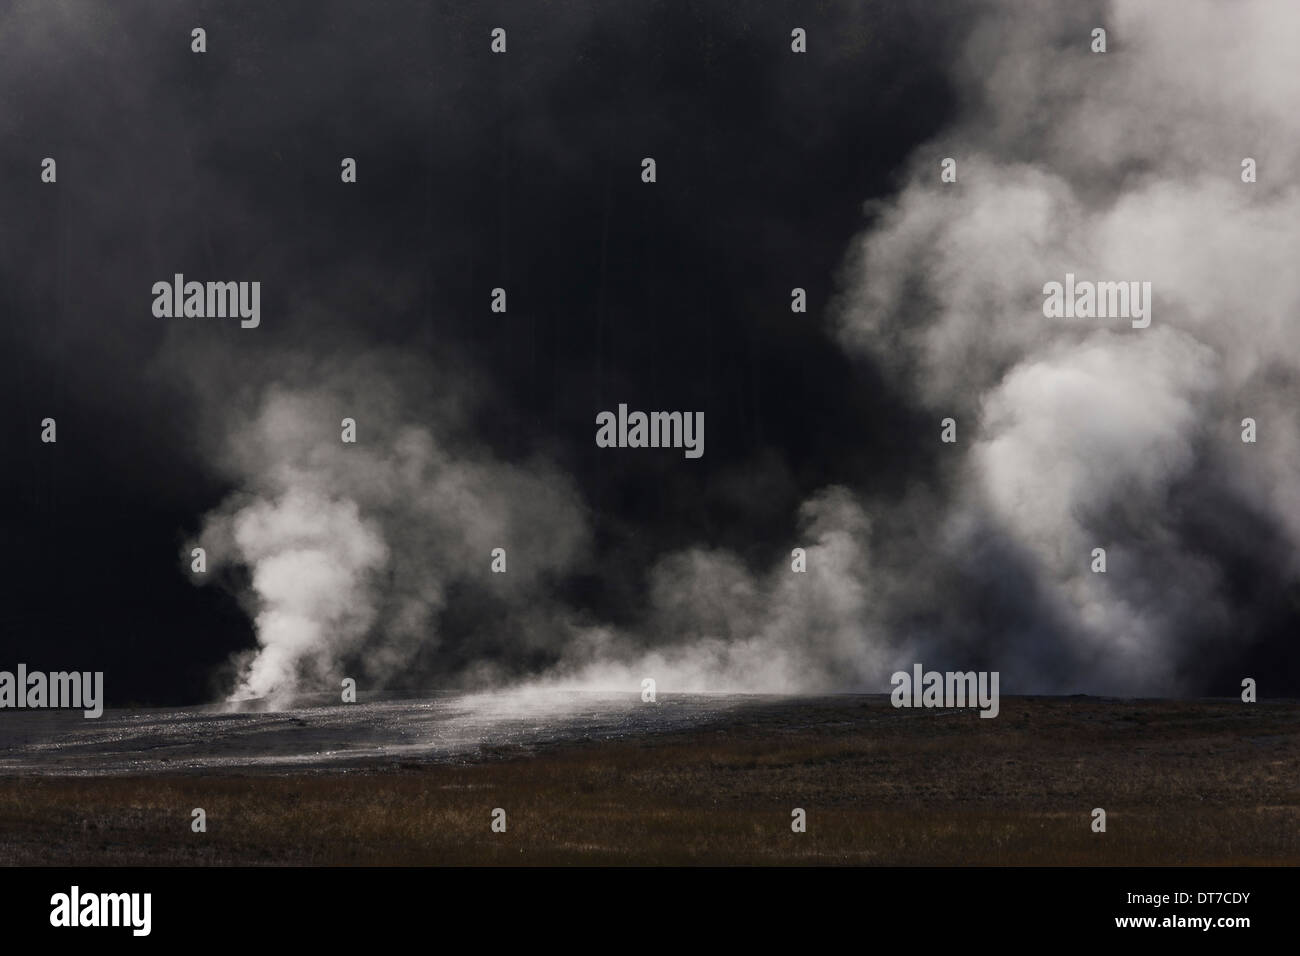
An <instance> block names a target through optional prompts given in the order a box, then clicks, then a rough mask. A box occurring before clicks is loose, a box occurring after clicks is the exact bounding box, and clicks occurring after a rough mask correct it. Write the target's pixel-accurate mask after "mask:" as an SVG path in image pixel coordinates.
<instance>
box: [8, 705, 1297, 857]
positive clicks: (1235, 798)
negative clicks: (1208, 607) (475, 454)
mask: <svg viewBox="0 0 1300 956" xmlns="http://www.w3.org/2000/svg"><path fill="white" fill-rule="evenodd" d="M1098 806H1100V807H1104V808H1105V809H1106V812H1107V831H1108V832H1106V833H1105V834H1095V833H1092V832H1091V829H1090V826H1089V824H1090V812H1091V810H1092V808H1093V807H1098ZM194 807H203V808H204V809H205V810H206V811H207V816H208V832H207V833H206V834H196V833H192V832H191V831H190V811H191V809H192V808H194ZM494 807H503V808H505V809H506V811H507V813H508V821H509V829H508V832H506V833H504V834H494V833H492V832H491V831H490V829H489V823H490V814H491V811H492V809H493V808H494ZM793 807H803V808H804V809H805V810H807V813H808V832H807V833H804V834H794V833H792V832H791V831H790V811H791V809H792V808H793ZM0 860H2V861H3V862H5V863H8V864H29V865H30V864H51V865H121V864H149V865H168V864H185V865H195V864H197V865H205V864H258V863H265V864H325V865H336V864H342V865H349V864H367V865H386V864H398V865H402V864H469V865H475V864H535V863H537V864H773V863H775V864H836V863H867V864H889V865H913V864H930V865H960V864H985V865H990V864H991V865H1000V864H1046V865H1104V864H1111V865H1115V864H1118V865H1129V864H1134V865H1162V864H1239V865H1240V864H1246V865H1250V864H1296V863H1300V704H1295V703H1268V704H1265V703H1261V704H1255V705H1245V704H1240V703H1235V702H1170V701H1106V700H1097V699H1091V698H1068V699H1065V698H1055V699H1051V698H1042V699H1040V698H1022V699H1013V698H1004V699H1003V702H1002V715H1001V716H1000V717H999V718H998V719H996V720H981V719H979V718H978V717H977V716H976V714H975V712H960V713H956V712H943V711H895V710H893V709H892V708H890V707H889V705H888V702H887V701H884V700H881V699H878V698H875V699H863V698H837V699H827V700H821V701H816V702H803V703H800V704H775V705H773V704H768V705H763V706H758V707H754V708H751V709H748V710H746V711H743V712H739V713H737V714H735V715H734V716H733V717H732V718H729V719H728V720H727V721H726V722H725V723H722V724H718V725H714V726H711V727H709V728H706V729H701V730H697V731H694V732H689V733H673V734H663V735H660V736H653V737H646V738H640V739H634V740H623V741H617V742H602V743H599V744H586V745H572V746H566V747H560V748H555V749H551V750H547V751H544V752H542V753H540V754H536V755H530V754H527V753H519V752H515V753H513V755H511V754H498V755H495V756H494V755H484V759H482V760H480V761H478V762H475V763H471V764H462V765H439V766H421V767H413V766H404V765H398V766H384V767H376V768H371V769H366V770H360V771H352V772H346V773H343V772H334V773H312V774H295V775H270V774H247V775H234V774H226V775H214V776H187V775H180V774H177V775H173V776H152V777H113V778H56V777H44V778H39V777H38V778H32V777H29V778H19V779H14V778H8V779H0Z"/></svg>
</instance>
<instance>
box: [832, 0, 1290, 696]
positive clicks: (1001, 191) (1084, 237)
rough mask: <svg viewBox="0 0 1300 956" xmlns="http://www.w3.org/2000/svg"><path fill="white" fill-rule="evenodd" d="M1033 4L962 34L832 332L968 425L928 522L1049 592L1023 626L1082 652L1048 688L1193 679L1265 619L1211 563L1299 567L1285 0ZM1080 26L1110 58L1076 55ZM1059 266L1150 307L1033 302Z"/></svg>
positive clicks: (938, 410)
mask: <svg viewBox="0 0 1300 956" xmlns="http://www.w3.org/2000/svg"><path fill="white" fill-rule="evenodd" d="M1048 14H1049V11H1048V10H1046V9H1044V8H1034V9H1033V10H1032V11H1031V10H1030V9H1028V8H1026V7H1024V6H1023V5H1011V4H1007V5H1005V8H1004V9H999V10H995V11H994V12H993V13H992V14H991V15H990V16H989V17H988V19H987V20H986V21H985V23H984V24H983V26H982V27H980V28H979V29H977V30H976V32H975V35H974V37H973V39H972V42H971V44H970V47H969V49H970V56H969V58H968V59H967V61H966V62H965V63H964V64H963V66H962V68H961V69H960V70H959V73H958V77H957V80H958V83H959V84H960V86H961V88H963V89H964V90H966V91H967V96H968V98H969V101H970V103H971V108H970V109H969V110H968V112H967V115H966V117H965V118H964V120H963V121H962V122H961V123H960V124H959V125H958V127H957V128H956V129H954V130H952V131H951V133H950V134H949V135H947V136H945V137H944V139H943V141H942V142H940V143H937V144H935V145H934V147H933V148H930V149H923V150H921V151H920V152H919V154H918V156H917V162H916V168H915V170H914V173H915V176H914V179H913V180H912V182H911V183H910V184H909V185H908V186H907V187H906V188H905V189H904V190H903V191H902V192H901V194H900V195H898V196H897V197H896V198H895V199H894V200H893V201H891V202H888V203H884V204H881V205H879V206H877V207H876V208H875V210H874V211H875V212H876V213H877V216H878V220H877V224H876V226H875V228H873V229H872V230H871V231H870V232H868V233H867V234H866V235H864V236H863V237H861V239H860V241H859V242H858V243H857V246H856V250H855V253H854V256H853V257H852V261H851V266H850V269H849V272H848V277H849V283H850V289H849V291H848V293H847V294H846V296H845V301H844V302H843V308H842V310H841V313H840V329H839V331H840V335H841V338H842V341H843V342H844V343H845V345H846V346H847V347H848V348H850V349H853V350H855V351H856V352H859V353H863V354H866V355H869V356H871V357H872V358H874V359H876V360H877V361H878V363H879V364H880V365H881V366H882V367H883V368H885V369H887V370H888V371H889V372H890V373H891V374H892V376H893V378H894V381H895V382H896V383H897V384H898V386H899V387H900V388H902V389H905V390H907V391H908V392H909V393H910V394H912V395H913V396H914V398H915V400H916V401H917V402H919V403H920V404H922V405H923V406H924V407H926V408H927V409H930V410H931V411H932V412H933V414H934V420H935V422H936V430H937V427H938V426H937V422H938V420H939V418H940V417H942V416H947V415H951V416H953V417H954V418H956V419H958V421H959V423H960V426H959V427H960V428H961V429H962V432H961V435H960V444H959V445H957V446H955V447H954V449H953V459H954V460H953V461H952V462H951V467H952V473H951V475H950V482H951V483H950V487H949V491H948V493H947V495H946V498H947V500H946V501H945V502H944V503H943V508H942V510H941V512H940V513H939V514H938V516H937V520H936V527H935V534H936V540H941V539H942V534H941V532H940V530H939V529H945V531H947V532H951V531H954V530H957V529H967V530H965V531H961V532H960V533H959V537H958V543H959V548H958V552H961V551H969V550H970V549H972V548H977V547H978V543H979V542H980V541H982V540H984V539H986V538H987V537H988V536H990V535H1000V536H1002V537H1003V538H1004V540H1005V541H1006V542H1008V543H1009V544H1011V545H1012V546H1013V547H1014V549H1015V550H1016V551H1017V552H1019V553H1020V554H1021V555H1022V556H1023V560H1022V561H1021V562H1020V563H1019V567H1021V568H1022V569H1024V571H1025V572H1026V582H1025V583H1026V585H1027V586H1029V587H1032V588H1033V590H1034V591H1035V592H1037V593H1038V594H1040V595H1041V599H1042V601H1043V603H1044V611H1045V612H1046V613H1044V614H1043V615H1041V616H1040V617H1039V621H1040V624H1039V625H1038V626H1034V627H1031V628H1030V631H1029V632H1028V633H1026V634H1025V635H1024V638H1025V642H1024V643H1025V644H1026V645H1027V644H1028V643H1029V642H1030V641H1034V642H1051V643H1052V644H1053V645H1057V646H1056V647H1054V649H1053V652H1052V653H1053V656H1055V657H1058V658H1059V659H1061V660H1072V661H1073V667H1072V668H1071V669H1072V671H1073V674H1072V675H1071V679H1068V680H1061V681H1051V680H1044V678H1045V677H1047V676H1048V675H1039V677H1038V679H1037V680H1036V681H1034V682H1033V683H1034V684H1036V685H1037V687H1038V689H1064V688H1067V687H1075V688H1079V689H1102V690H1111V691H1121V692H1134V693H1138V692H1141V693H1173V692H1179V691H1188V690H1192V691H1195V690H1200V689H1201V688H1197V687H1195V686H1188V682H1187V681H1186V680H1185V679H1184V678H1185V671H1186V670H1187V668H1188V665H1189V661H1190V659H1191V657H1192V656H1193V655H1194V654H1196V653H1198V652H1199V651H1201V650H1203V649H1204V645H1205V644H1207V643H1217V644H1218V645H1219V646H1223V645H1224V644H1225V643H1228V642H1232V641H1241V640H1250V639H1251V638H1252V637H1254V636H1255V635H1254V634H1253V633H1252V629H1253V627H1254V625H1255V623H1256V622H1255V621H1253V620H1252V614H1251V612H1252V610H1254V608H1253V607H1252V606H1250V605H1249V604H1246V603H1243V602H1240V599H1238V598H1234V596H1233V595H1232V594H1231V593H1230V592H1229V588H1228V587H1227V584H1226V579H1227V578H1228V577H1230V576H1231V575H1232V574H1233V572H1234V570H1235V571H1238V572H1240V570H1241V569H1242V568H1243V566H1244V567H1245V568H1249V569H1251V570H1252V571H1254V572H1255V573H1257V574H1258V575H1259V576H1260V577H1261V578H1264V579H1270V578H1271V579H1273V580H1277V579H1278V578H1279V576H1280V577H1281V579H1282V580H1284V581H1294V579H1295V575H1296V573H1297V570H1300V564H1298V563H1297V555H1298V554H1300V550H1298V546H1300V520H1298V519H1297V516H1298V515H1300V511H1297V507H1296V506H1297V503H1300V442H1298V436H1297V432H1296V429H1295V418H1294V409H1295V399H1296V397H1297V393H1298V392H1297V387H1296V386H1297V383H1298V382H1300V329H1297V326H1296V324H1295V317H1296V311H1297V307H1298V306H1300V274H1298V273H1297V271H1296V270H1295V268H1294V265H1293V261H1292V260H1293V259H1294V252H1295V250H1296V249H1297V248H1300V193H1298V192H1297V190H1296V188H1295V186H1294V183H1293V177H1292V176H1291V175H1290V170H1293V169H1294V168H1295V163H1296V160H1297V159H1298V158H1300V155H1298V154H1300V115H1297V113H1296V111H1295V109H1294V104H1295V103H1296V102H1297V101H1300V96H1298V94H1300V79H1298V78H1297V75H1296V73H1295V71H1294V70H1293V69H1290V68H1289V67H1288V66H1287V63H1288V62H1289V61H1290V59H1291V56H1292V54H1291V52H1290V50H1291V47H1292V44H1293V41H1294V37H1295V36H1296V35H1297V28H1300V9H1297V8H1296V7H1294V6H1293V5H1286V4H1276V3H1268V2H1260V3H1244V4H1235V5H1226V4H1216V3H1205V2H1193V3H1183V2H1179V3H1148V2H1142V3H1119V4H1115V5H1114V6H1113V7H1112V8H1111V9H1110V12H1109V13H1108V14H1106V15H1105V16H1100V17H1098V18H1097V19H1096V21H1095V22H1083V23H1080V22H1078V21H1075V22H1070V23H1062V21H1061V20H1060V18H1059V17H1058V16H1055V15H1048ZM1092 26H1105V27H1106V28H1107V29H1108V31H1109V41H1110V52H1108V53H1106V54H1104V55H1103V54H1093V53H1091V52H1090V51H1089V48H1088V43H1087V38H1088V33H1089V31H1090V29H1091V27H1092ZM943 156H952V157H954V158H957V160H958V164H959V169H960V175H959V183H958V184H956V185H945V184H942V183H941V182H940V181H939V177H938V161H939V159H940V157H943ZM1245 157H1252V158H1254V159H1256V160H1257V161H1258V163H1259V171H1260V173H1259V175H1260V180H1259V182H1258V183H1257V184H1253V185H1250V184H1245V183H1243V182H1242V180H1241V165H1240V164H1241V161H1242V159H1243V158H1245ZM1066 272H1073V273H1075V274H1076V275H1078V276H1079V277H1080V278H1086V279H1113V280H1146V281H1150V282H1152V284H1153V288H1154V299H1155V309H1154V321H1153V323H1152V325H1151V327H1150V328H1149V329H1145V330H1136V329H1131V328H1128V327H1127V326H1128V323H1127V322H1123V321H1120V322H1115V321H1114V320H1110V321H1107V320H1087V319H1074V320H1049V319H1045V318H1044V317H1043V315H1042V313H1041V311H1040V310H1041V306H1042V301H1043V300H1042V295H1041V289H1042V285H1043V283H1045V282H1047V281H1052V280H1056V281H1061V280H1062V278H1063V277H1064V275H1065V273H1066ZM1246 417H1251V418H1254V419H1256V420H1257V422H1258V423H1259V429H1260V437H1259V443H1258V444H1257V445H1244V444H1243V443H1242V442H1241V440H1240V431H1241V420H1242V419H1243V418H1246ZM1095 547H1104V548H1106V549H1107V552H1108V559H1109V560H1108V572H1107V574H1105V575H1101V574H1094V573H1092V572H1091V571H1090V567H1089V565H1090V562H1089V554H1090V551H1091V549H1092V548H1095ZM1255 596H1256V597H1258V594H1256V595H1255ZM1048 622H1051V624H1050V626H1049V624H1048ZM1022 649H1023V650H1024V651H1025V652H1026V653H1027V652H1028V647H1027V646H1025V647H1023V648H1022ZM1016 656H1017V658H1020V657H1022V656H1023V655H1022V654H1021V653H1020V652H1017V654H1016ZM1062 676H1065V675H1062ZM1234 682H1235V680H1234V681H1232V682H1229V686H1231V684H1232V683H1234ZM1044 685H1045V686H1044ZM1005 686H1006V683H1005V682H1004V687H1005Z"/></svg>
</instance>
